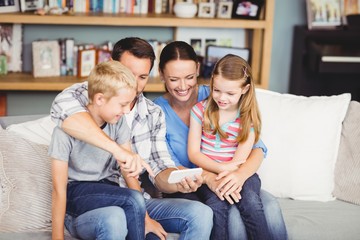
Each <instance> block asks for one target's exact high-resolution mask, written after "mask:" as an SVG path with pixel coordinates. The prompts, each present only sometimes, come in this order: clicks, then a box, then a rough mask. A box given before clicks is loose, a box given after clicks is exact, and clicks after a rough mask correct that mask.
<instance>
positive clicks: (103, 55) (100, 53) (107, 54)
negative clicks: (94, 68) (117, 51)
mask: <svg viewBox="0 0 360 240" xmlns="http://www.w3.org/2000/svg"><path fill="white" fill-rule="evenodd" d="M110 59H111V51H109V50H104V49H97V50H96V64H99V63H102V62H107V61H109V60H110Z"/></svg>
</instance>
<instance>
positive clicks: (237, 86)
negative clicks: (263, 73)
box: [188, 54, 270, 239]
mask: <svg viewBox="0 0 360 240" xmlns="http://www.w3.org/2000/svg"><path fill="white" fill-rule="evenodd" d="M260 130H261V119H260V113H259V110H258V106H257V102H256V98H255V86H254V83H253V80H252V76H251V69H250V66H249V64H248V63H247V62H246V61H245V60H244V59H242V58H241V57H238V56H236V55H232V54H228V55H226V56H225V57H223V58H222V59H220V60H219V61H218V62H217V63H216V65H215V67H214V70H213V74H212V77H211V82H210V96H209V97H208V99H206V100H203V101H201V102H199V103H197V104H196V105H195V106H194V107H193V108H192V110H191V118H190V130H189V137H188V155H189V159H190V161H191V162H192V163H194V164H195V165H197V166H199V167H202V168H203V169H205V170H207V171H210V172H214V173H218V174H220V173H222V172H226V171H234V170H236V169H237V168H238V167H239V165H240V164H242V163H244V162H245V161H246V159H247V158H248V156H249V154H250V152H251V150H252V147H253V145H254V143H256V142H257V141H258V140H259V136H260ZM227 187H228V188H230V189H231V191H230V192H232V191H235V192H237V193H239V192H240V194H239V195H238V199H240V198H241V199H240V201H236V203H235V205H236V206H237V208H238V209H239V211H240V214H241V216H242V218H243V220H244V223H245V227H246V232H247V235H248V237H249V238H250V239H269V237H270V234H269V230H268V227H267V223H266V219H265V215H264V210H263V207H262V203H261V198H260V196H259V195H260V187H261V184H260V179H259V177H258V175H257V174H256V173H254V174H253V175H252V176H251V177H249V178H247V179H242V180H241V181H232V182H230V185H229V184H227ZM221 188H222V186H221V184H220V185H219V186H218V190H221ZM198 194H200V198H202V199H205V202H206V204H207V205H209V206H210V207H211V208H212V209H213V211H214V227H213V232H212V238H213V239H228V231H227V223H228V215H229V214H228V212H229V208H230V204H229V203H228V202H226V201H221V200H220V199H219V198H218V197H217V196H216V194H214V192H212V191H211V190H209V189H208V188H202V189H201V190H200V191H198Z"/></svg>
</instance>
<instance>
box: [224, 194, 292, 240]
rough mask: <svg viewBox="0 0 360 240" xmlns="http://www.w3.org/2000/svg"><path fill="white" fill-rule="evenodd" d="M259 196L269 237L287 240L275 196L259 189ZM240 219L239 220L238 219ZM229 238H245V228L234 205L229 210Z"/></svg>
mask: <svg viewBox="0 0 360 240" xmlns="http://www.w3.org/2000/svg"><path fill="white" fill-rule="evenodd" d="M260 198H261V202H262V203H263V208H264V213H265V218H266V222H267V224H268V228H269V231H270V235H271V236H270V237H271V239H276V240H287V239H288V238H287V231H286V227H285V222H284V218H283V216H282V212H281V208H280V206H279V203H278V201H277V200H276V198H275V197H274V196H273V195H271V194H270V193H268V192H266V191H265V190H260ZM239 220H240V221H239ZM229 239H230V240H241V239H247V234H246V229H245V225H244V222H243V221H242V218H241V215H240V212H239V210H238V209H237V207H236V206H235V205H233V206H231V208H230V212H229Z"/></svg>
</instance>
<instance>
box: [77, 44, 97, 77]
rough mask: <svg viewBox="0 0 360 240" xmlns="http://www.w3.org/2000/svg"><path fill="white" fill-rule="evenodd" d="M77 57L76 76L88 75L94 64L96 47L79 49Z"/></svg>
mask: <svg viewBox="0 0 360 240" xmlns="http://www.w3.org/2000/svg"><path fill="white" fill-rule="evenodd" d="M78 59H79V65H78V66H79V67H78V77H80V78H82V77H88V76H89V74H90V72H91V70H92V69H93V68H94V67H95V65H96V49H84V50H80V51H79V57H78Z"/></svg>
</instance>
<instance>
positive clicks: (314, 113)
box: [256, 89, 351, 201]
mask: <svg viewBox="0 0 360 240" xmlns="http://www.w3.org/2000/svg"><path fill="white" fill-rule="evenodd" d="M256 96H257V100H258V103H259V108H260V112H261V116H262V123H263V125H262V126H263V127H262V134H261V139H262V140H263V141H264V143H265V145H266V146H267V147H268V155H267V158H266V159H265V160H264V161H263V163H262V165H261V167H260V169H259V171H258V173H259V175H260V178H261V181H262V188H263V189H265V190H267V191H269V192H270V193H272V194H273V195H275V196H277V197H289V198H293V199H298V200H315V201H329V200H333V199H334V197H333V196H332V191H333V188H334V168H335V161H336V158H337V154H338V148H339V143H340V134H341V127H342V121H343V120H344V118H345V114H346V111H347V108H348V106H349V103H350V99H351V95H350V94H341V95H338V96H330V97H326V96H314V97H303V96H295V95H291V94H280V93H276V92H272V91H268V90H263V89H257V90H256Z"/></svg>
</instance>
